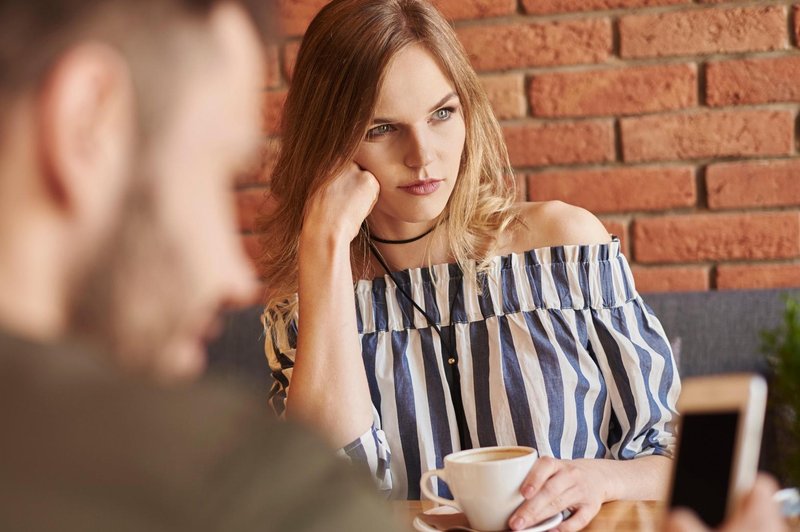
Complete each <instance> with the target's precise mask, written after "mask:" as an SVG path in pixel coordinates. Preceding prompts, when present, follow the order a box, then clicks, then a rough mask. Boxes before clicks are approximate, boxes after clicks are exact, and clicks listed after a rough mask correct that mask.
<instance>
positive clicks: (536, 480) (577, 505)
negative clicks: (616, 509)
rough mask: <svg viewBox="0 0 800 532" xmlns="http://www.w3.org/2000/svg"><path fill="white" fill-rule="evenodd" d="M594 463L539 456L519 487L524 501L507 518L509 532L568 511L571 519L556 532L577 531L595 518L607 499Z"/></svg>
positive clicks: (603, 479) (601, 476) (601, 479)
mask: <svg viewBox="0 0 800 532" xmlns="http://www.w3.org/2000/svg"><path fill="white" fill-rule="evenodd" d="M592 462H595V460H558V459H556V458H551V457H547V456H545V457H541V458H539V459H538V460H536V463H534V464H533V467H532V468H531V471H530V473H529V474H528V477H527V478H526V479H525V481H524V482H523V483H522V487H521V488H520V490H521V492H522V495H523V497H525V499H526V501H525V502H523V503H522V504H521V505H520V507H519V508H517V510H516V511H515V512H514V514H513V515H512V516H511V519H509V526H510V528H511V529H512V530H520V529H523V528H529V527H531V526H533V525H535V524H536V523H539V522H541V521H544V520H545V519H548V518H549V517H552V516H553V515H555V514H557V513H559V512H561V511H563V510H566V509H567V508H569V509H570V510H571V511H572V512H573V513H572V516H571V517H570V518H569V519H567V520H566V521H564V522H563V523H561V525H559V527H558V529H557V530H558V531H559V532H567V531H573V530H580V529H582V528H583V527H585V526H586V525H588V524H589V522H590V521H591V520H592V518H594V516H595V515H597V512H598V511H600V506H601V505H602V504H603V502H605V501H606V500H607V497H606V491H605V489H604V486H605V483H606V479H605V478H603V475H602V474H600V471H599V470H598V468H595V467H592Z"/></svg>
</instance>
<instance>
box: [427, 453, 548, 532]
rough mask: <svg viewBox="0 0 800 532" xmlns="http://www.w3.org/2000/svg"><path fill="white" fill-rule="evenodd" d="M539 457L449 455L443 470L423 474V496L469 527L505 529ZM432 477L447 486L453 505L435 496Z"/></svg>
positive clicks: (490, 529)
mask: <svg viewBox="0 0 800 532" xmlns="http://www.w3.org/2000/svg"><path fill="white" fill-rule="evenodd" d="M537 457H538V453H537V452H536V449H533V448H531V447H517V446H503V447H481V448H478V449H469V450H466V451H459V452H457V453H453V454H449V455H447V456H445V458H444V469H434V470H432V471H426V472H425V473H423V475H422V478H421V479H420V487H421V488H422V493H424V494H425V496H426V497H427V498H429V499H430V500H432V501H436V502H438V503H439V504H444V505H446V506H452V507H453V508H456V509H458V510H460V511H462V512H464V515H465V516H466V517H467V521H469V525H470V526H471V527H473V528H477V529H478V530H483V531H486V532H489V531H496V530H506V529H508V520H509V518H510V517H511V514H512V513H514V510H516V509H517V507H518V506H519V505H520V504H522V502H523V500H524V497H523V496H522V494H521V493H520V487H521V486H522V481H523V480H525V477H527V476H528V473H529V472H530V470H531V467H532V466H533V464H534V462H536V458H537ZM431 477H439V479H440V480H442V481H444V482H446V483H447V485H448V486H449V487H450V492H451V493H452V494H453V497H455V501H451V500H449V499H445V498H443V497H439V496H438V495H435V494H434V493H433V491H432V490H431V487H430V484H431V483H430V479H431Z"/></svg>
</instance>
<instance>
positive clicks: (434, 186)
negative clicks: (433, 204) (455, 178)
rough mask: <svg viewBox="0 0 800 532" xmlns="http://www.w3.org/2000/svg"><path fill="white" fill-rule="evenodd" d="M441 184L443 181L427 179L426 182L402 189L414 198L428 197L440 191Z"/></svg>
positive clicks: (418, 182)
mask: <svg viewBox="0 0 800 532" xmlns="http://www.w3.org/2000/svg"><path fill="white" fill-rule="evenodd" d="M441 184H442V180H441V179H426V180H425V181H417V182H416V183H412V184H411V185H406V186H404V187H400V189H401V190H404V191H406V192H408V193H409V194H413V195H414V196H427V195H428V194H433V193H434V192H436V191H437V190H439V185H441Z"/></svg>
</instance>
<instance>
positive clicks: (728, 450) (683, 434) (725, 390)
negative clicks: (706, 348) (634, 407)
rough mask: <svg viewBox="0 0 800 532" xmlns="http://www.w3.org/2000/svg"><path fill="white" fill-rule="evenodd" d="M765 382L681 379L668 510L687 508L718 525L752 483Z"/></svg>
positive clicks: (745, 377)
mask: <svg viewBox="0 0 800 532" xmlns="http://www.w3.org/2000/svg"><path fill="white" fill-rule="evenodd" d="M766 404H767V383H766V381H765V380H764V379H763V378H762V377H760V376H759V375H755V374H729V375H716V376H710V377H695V378H689V379H685V380H684V381H683V389H682V391H681V396H680V398H679V400H678V412H679V413H680V418H679V420H678V427H677V432H678V445H677V449H676V456H675V460H674V463H673V472H672V485H671V489H670V502H669V506H670V508H675V507H686V508H690V509H691V510H693V511H694V512H696V513H697V514H698V516H700V518H701V519H702V520H703V521H704V522H705V523H706V524H707V525H708V526H710V527H717V526H719V525H720V524H722V522H723V521H724V520H725V518H726V517H727V516H728V515H729V514H730V513H731V512H732V510H733V508H734V506H735V504H736V503H737V502H738V500H739V499H740V498H741V497H742V496H743V495H745V494H746V493H747V492H748V491H749V490H750V489H751V488H752V486H753V482H755V478H756V472H757V470H758V455H759V451H760V449H761V432H762V428H763V426H764V410H765V408H766Z"/></svg>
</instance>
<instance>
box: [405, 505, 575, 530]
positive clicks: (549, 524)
mask: <svg viewBox="0 0 800 532" xmlns="http://www.w3.org/2000/svg"><path fill="white" fill-rule="evenodd" d="M425 513H426V514H432V515H441V514H456V513H459V512H458V510H456V509H455V508H453V507H451V506H437V507H436V508H431V509H430V510H427V511H425ZM563 520H564V516H563V515H562V514H561V512H559V513H557V514H556V515H554V516H553V517H551V518H550V519H545V520H544V521H542V522H541V523H538V524H536V525H535V526H533V527H531V528H525V529H523V530H518V531H516V532H546V531H547V530H550V529H551V528H553V527H555V526H558V524H559V523H561V521H563ZM411 524H412V525H413V527H414V530H417V531H419V532H441V531H440V530H438V529H436V528H433V527H432V526H430V525H429V524H427V523H425V522H424V521H423V520H422V519H420V518H419V516H418V517H415V518H414V522H413V523H411ZM464 530H468V529H464Z"/></svg>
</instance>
